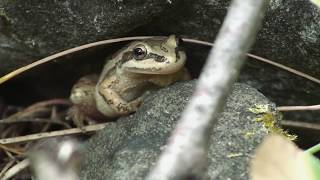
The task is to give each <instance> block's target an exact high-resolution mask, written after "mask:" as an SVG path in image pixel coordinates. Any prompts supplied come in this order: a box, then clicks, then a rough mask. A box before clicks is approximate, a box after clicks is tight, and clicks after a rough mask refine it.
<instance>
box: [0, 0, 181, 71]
mask: <svg viewBox="0 0 320 180" xmlns="http://www.w3.org/2000/svg"><path fill="white" fill-rule="evenodd" d="M179 1H181V0H170V1H166V0H163V1H158V0H140V1H124V0H117V1H115V0H93V1H70V0H63V1H39V0H36V1H33V0H26V1H23V2H18V1H7V0H0V27H1V28H0V64H1V68H0V74H3V73H6V72H8V71H10V70H12V69H14V68H17V67H19V66H21V65H25V64H27V63H30V62H32V61H33V60H36V58H37V57H43V56H46V55H49V54H53V53H55V52H57V51H61V50H62V49H67V48H71V47H75V46H79V45H82V44H85V43H88V42H94V41H98V40H103V39H108V38H111V37H119V36H123V35H124V34H126V33H128V32H130V31H132V30H134V29H135V28H137V27H139V26H141V25H145V24H147V23H149V22H151V21H152V19H153V18H155V17H158V16H161V15H163V14H164V13H166V11H167V10H168V9H171V8H174V7H175V6H176V5H177V4H178V3H179Z"/></svg>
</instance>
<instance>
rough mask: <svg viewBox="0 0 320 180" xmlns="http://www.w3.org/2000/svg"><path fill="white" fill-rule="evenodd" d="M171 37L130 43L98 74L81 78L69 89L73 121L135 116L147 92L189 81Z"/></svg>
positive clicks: (183, 56)
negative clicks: (181, 81) (85, 118)
mask: <svg viewBox="0 0 320 180" xmlns="http://www.w3.org/2000/svg"><path fill="white" fill-rule="evenodd" d="M179 42H180V40H179V39H178V38H176V36H175V35H171V36H169V37H168V38H151V39H146V40H141V41H134V42H132V43H130V44H128V45H127V46H126V47H124V48H122V49H121V50H119V51H118V52H117V53H115V54H114V55H113V56H112V57H111V59H107V62H106V64H105V66H104V68H103V71H102V73H101V74H100V76H99V77H98V76H97V75H89V76H85V77H83V78H81V79H80V80H79V81H78V82H77V83H76V84H75V85H74V87H73V88H72V90H71V95H70V100H71V101H72V103H73V104H74V107H73V108H72V109H73V110H72V112H73V113H72V114H73V120H74V122H75V123H76V125H77V126H81V125H83V124H82V123H81V122H82V120H81V119H83V116H82V115H84V116H86V117H90V118H92V119H100V118H101V117H107V118H114V117H119V116H122V115H127V114H130V113H132V112H135V111H136V110H137V108H138V107H139V105H140V104H141V102H142V97H141V96H142V94H143V93H144V92H146V91H147V90H150V89H153V88H159V87H164V86H168V85H170V84H172V83H174V82H176V81H179V80H187V79H190V76H189V73H188V71H187V70H186V68H185V67H184V64H185V62H186V54H185V52H184V51H183V50H181V48H180V46H179Z"/></svg>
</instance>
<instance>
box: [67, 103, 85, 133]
mask: <svg viewBox="0 0 320 180" xmlns="http://www.w3.org/2000/svg"><path fill="white" fill-rule="evenodd" d="M67 119H68V120H69V119H70V120H72V122H73V124H74V125H75V126H76V127H77V128H80V129H81V131H82V132H85V129H84V128H83V127H84V125H85V121H86V115H85V114H84V113H82V112H81V110H80V109H79V108H78V107H76V106H73V107H71V108H70V109H69V111H68V112H67Z"/></svg>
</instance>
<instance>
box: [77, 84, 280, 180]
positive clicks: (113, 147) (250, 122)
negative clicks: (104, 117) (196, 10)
mask: <svg viewBox="0 0 320 180" xmlns="http://www.w3.org/2000/svg"><path fill="white" fill-rule="evenodd" d="M194 86H195V81H190V82H180V83H176V84H175V85H173V86H171V87H168V88H165V89H161V90H159V91H156V92H153V93H150V94H147V95H146V96H145V101H144V103H143V104H142V106H141V107H140V108H139V110H138V112H136V113H135V114H132V115H131V116H128V117H123V118H120V119H119V120H118V121H117V122H115V123H112V124H110V126H108V127H106V128H105V129H103V130H102V131H100V132H99V133H98V134H97V135H95V136H94V137H93V138H91V139H90V140H89V142H88V143H87V144H86V147H87V149H86V151H85V153H84V154H85V157H84V159H83V162H84V164H82V168H81V175H80V177H82V179H105V178H106V177H107V178H108V179H143V178H144V177H145V176H146V174H147V173H148V171H149V169H150V167H151V166H152V164H153V163H154V162H155V160H156V158H157V157H158V156H159V153H160V151H161V149H163V148H164V145H165V144H166V141H167V139H168V137H169V135H170V132H171V130H172V129H173V127H174V126H175V124H176V122H177V120H178V118H179V116H180V114H181V112H182V110H183V108H184V107H185V105H186V104H187V102H188V101H189V99H190V96H191V94H192V91H193V89H194ZM256 104H260V105H268V106H269V107H270V108H271V109H272V108H274V107H275V105H274V104H273V103H271V102H270V101H269V100H267V99H266V98H265V97H264V96H263V95H262V94H261V93H259V92H258V91H257V90H255V89H253V88H251V87H250V86H247V85H244V84H236V85H234V87H233V91H232V93H231V95H230V96H229V98H228V100H227V105H226V107H225V109H224V112H223V113H222V114H221V115H220V117H219V121H218V124H217V125H216V126H215V128H213V132H212V134H211V136H210V144H209V156H208V158H209V167H208V177H210V179H221V180H222V179H223V180H225V179H247V178H248V174H247V168H248V161H249V160H250V157H251V155H252V153H253V150H254V148H255V147H256V145H257V144H258V143H260V142H261V140H262V138H263V137H264V136H265V135H266V134H267V129H266V128H265V127H264V126H263V124H262V123H260V122H257V121H255V118H257V117H258V116H257V115H256V114H254V113H252V112H250V111H249V110H248V109H249V108H251V107H254V106H255V105H256ZM250 133H253V135H251V136H248V134H250ZM233 155H234V156H233ZM232 156H233V157H232Z"/></svg>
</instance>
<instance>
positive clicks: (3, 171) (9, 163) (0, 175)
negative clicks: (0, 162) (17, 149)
mask: <svg viewBox="0 0 320 180" xmlns="http://www.w3.org/2000/svg"><path fill="white" fill-rule="evenodd" d="M15 162H16V161H15V160H11V161H9V162H8V163H7V164H6V165H5V166H4V167H3V168H2V170H1V172H0V179H1V177H3V175H4V173H5V172H6V171H7V170H8V169H9V168H10V167H11V166H12V165H13V164H14V163H15Z"/></svg>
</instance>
